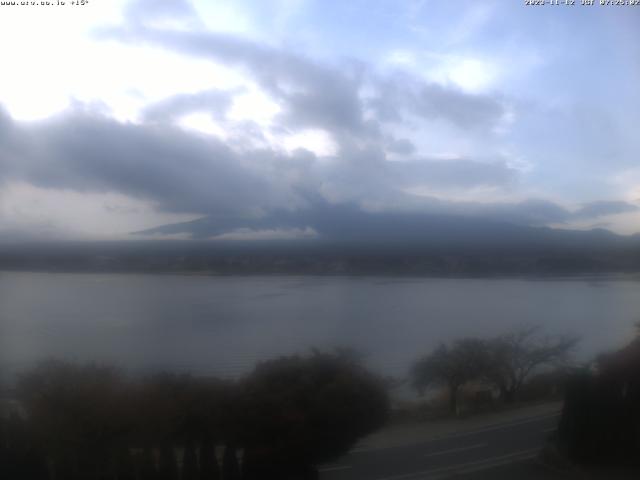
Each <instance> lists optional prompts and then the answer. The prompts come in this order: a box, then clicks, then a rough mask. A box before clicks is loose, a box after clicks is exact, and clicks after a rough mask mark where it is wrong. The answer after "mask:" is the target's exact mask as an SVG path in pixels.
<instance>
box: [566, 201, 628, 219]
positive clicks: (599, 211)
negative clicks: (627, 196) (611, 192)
mask: <svg viewBox="0 0 640 480" xmlns="http://www.w3.org/2000/svg"><path fill="white" fill-rule="evenodd" d="M638 210H639V209H638V207H637V206H636V205H633V204H631V203H628V202H623V201H613V200H609V201H598V202H590V203H586V204H584V205H583V206H582V207H580V208H579V209H578V210H577V211H576V212H574V214H573V216H574V217H575V218H576V219H592V218H599V217H604V216H607V215H615V214H619V213H630V212H636V211H638Z"/></svg>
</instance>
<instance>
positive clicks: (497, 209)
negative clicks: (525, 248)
mask: <svg viewBox="0 0 640 480" xmlns="http://www.w3.org/2000/svg"><path fill="white" fill-rule="evenodd" d="M309 200H310V201H309V202H308V206H307V207H306V208H305V209H301V210H296V211H290V210H282V209H276V210H274V211H271V212H269V213H268V214H266V215H265V216H262V217H255V218H233V217H228V216H227V217H223V216H208V217H204V218H200V219H198V220H194V221H190V222H184V223H177V224H171V225H164V226H161V227H158V228H154V229H151V230H148V231H145V232H139V233H141V234H144V235H154V234H185V233H186V234H189V235H191V236H192V237H193V238H194V239H206V238H212V237H217V236H219V235H222V234H224V233H227V232H233V231H238V230H242V231H253V232H260V231H263V230H272V229H283V230H287V229H305V228H312V229H313V230H314V231H315V232H316V233H317V234H318V236H319V239H320V240H325V241H329V242H338V243H340V242H347V243H354V244H359V245H368V246H374V245H381V246H387V247H393V246H395V245H403V246H412V245H413V246H417V247H420V248H425V247H428V246H435V245H437V246H445V247H446V246H448V245H449V246H450V245H452V244H465V245H468V246H473V245H481V244H485V245H490V246H493V247H495V246H497V245H504V246H511V247H513V246H516V245H519V246H522V245H530V244H535V243H536V242H540V241H542V242H546V241H548V240H549V238H548V237H547V233H548V232H550V231H551V230H550V229H531V228H530V227H531V226H544V225H545V224H546V223H550V222H558V221H560V222H562V221H564V220H566V219H569V218H571V216H572V214H571V213H570V212H569V211H567V210H565V209H563V208H561V207H559V206H557V205H554V204H551V203H548V202H543V201H533V200H531V201H525V202H520V203H514V204H503V205H501V204H485V205H479V204H474V203H454V202H442V201H438V200H435V199H431V200H428V201H425V202H424V203H423V205H422V208H421V209H420V211H400V212H398V211H395V212H392V211H367V210H364V209H362V208H361V207H360V206H358V205H356V204H353V203H343V204H331V203H328V202H326V201H324V200H323V199H319V198H317V197H316V198H310V199H309ZM513 242H515V243H513Z"/></svg>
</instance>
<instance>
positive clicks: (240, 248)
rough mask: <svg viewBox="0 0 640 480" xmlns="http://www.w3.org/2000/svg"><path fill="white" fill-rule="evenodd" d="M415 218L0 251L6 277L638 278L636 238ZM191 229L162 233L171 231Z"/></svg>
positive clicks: (200, 224) (203, 226)
mask: <svg viewBox="0 0 640 480" xmlns="http://www.w3.org/2000/svg"><path fill="white" fill-rule="evenodd" d="M394 218H397V217H394ZM416 218H417V217H416V216H408V217H405V218H404V219H400V220H396V222H395V227H396V228H395V230H389V228H390V227H389V219H387V218H374V220H373V221H371V222H369V223H368V224H366V225H363V223H362V222H361V223H360V224H359V227H361V228H360V229H357V228H354V227H353V226H352V227H349V225H348V222H343V229H342V231H341V233H340V234H338V233H337V232H338V231H339V230H340V229H336V230H335V232H334V233H332V234H326V233H325V234H324V235H320V236H319V237H317V238H305V239H297V240H268V241H267V240H263V241H220V240H197V239H195V240H185V241H173V240H166V241H160V240H138V241H130V242H91V243H80V242H74V243H71V242H69V243H64V242H60V243H57V244H44V243H43V244H37V243H25V244H13V245H9V244H5V245H4V246H0V269H5V270H54V271H118V272H194V273H211V274H216V273H217V274H271V273H282V274H287V273H290V274H412V275H414V274H415V275H495V274H500V275H519V274H584V273H603V272H640V236H638V235H631V236H623V235H617V234H615V233H613V232H610V231H608V230H604V229H594V230H589V231H577V230H561V229H552V228H548V227H530V226H521V225H514V224H509V223H504V222H492V221H487V220H480V219H475V218H465V217H453V216H432V217H428V218H427V217H425V216H420V217H419V218H420V220H421V221H420V222H416ZM211 222H212V220H211V219H201V220H197V221H195V222H189V223H188V225H189V226H191V227H197V228H200V231H201V232H204V231H205V230H207V229H209V227H210V226H211V224H212V223H211ZM378 222H379V223H378ZM184 226H185V225H184V224H180V226H179V227H177V226H167V227H161V228H162V229H164V231H165V232H166V231H167V230H171V228H174V229H175V228H181V229H184ZM383 227H384V228H386V229H387V232H386V233H385V232H384V231H383ZM157 230H158V229H156V231H157ZM209 230H210V229H209ZM321 232H322V229H321ZM194 236H195V237H196V238H197V237H199V236H200V237H203V236H204V235H194Z"/></svg>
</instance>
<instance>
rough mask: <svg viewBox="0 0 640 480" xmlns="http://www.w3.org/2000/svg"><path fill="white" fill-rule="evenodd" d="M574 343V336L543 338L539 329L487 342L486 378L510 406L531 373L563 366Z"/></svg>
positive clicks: (518, 332) (517, 332) (531, 328)
mask: <svg viewBox="0 0 640 480" xmlns="http://www.w3.org/2000/svg"><path fill="white" fill-rule="evenodd" d="M577 342H578V339H577V338H576V337H573V336H555V337H550V336H542V335H540V327H539V326H527V327H523V328H519V329H517V330H514V331H513V332H510V333H507V334H505V335H502V336H500V337H498V338H495V339H493V340H490V341H489V342H487V357H488V363H487V369H486V371H485V377H486V378H487V380H489V381H491V382H492V383H494V384H495V385H496V386H497V387H498V388H499V389H500V396H501V398H502V399H503V400H504V401H505V402H507V403H512V402H514V401H515V400H516V397H517V395H518V392H519V391H520V388H521V387H522V385H523V384H524V382H525V381H526V379H527V378H528V377H529V375H530V374H531V373H532V372H533V371H534V370H536V369H537V368H539V367H542V366H545V365H546V366H560V365H562V364H563V363H566V361H567V359H568V357H569V354H570V353H571V351H572V350H573V347H574V346H575V345H576V343H577Z"/></svg>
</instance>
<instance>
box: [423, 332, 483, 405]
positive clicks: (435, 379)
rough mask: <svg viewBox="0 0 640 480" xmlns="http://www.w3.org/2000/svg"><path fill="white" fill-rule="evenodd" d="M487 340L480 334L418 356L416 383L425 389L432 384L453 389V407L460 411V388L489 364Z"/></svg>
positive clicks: (451, 393) (450, 391)
mask: <svg viewBox="0 0 640 480" xmlns="http://www.w3.org/2000/svg"><path fill="white" fill-rule="evenodd" d="M486 362H487V355H486V346H485V342H484V341H482V340H479V339H476V338H465V339H462V340H457V341H455V342H454V343H453V344H452V345H451V346H448V345H446V344H441V345H440V346H439V347H438V348H437V349H436V350H434V351H433V352H432V353H430V354H429V355H427V356H425V357H423V358H421V359H420V360H418V361H417V362H416V363H415V364H414V365H413V367H412V369H411V378H412V383H413V386H414V387H415V388H416V389H417V390H418V391H419V392H420V393H422V392H423V391H424V390H425V389H426V388H430V387H432V386H443V385H444V386H446V387H447V388H448V389H449V410H450V411H451V413H457V411H458V391H459V390H460V387H462V386H463V385H464V384H465V383H467V382H469V381H471V380H475V379H478V378H480V377H481V376H482V374H483V372H484V371H485V369H486V365H487V363H486Z"/></svg>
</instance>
